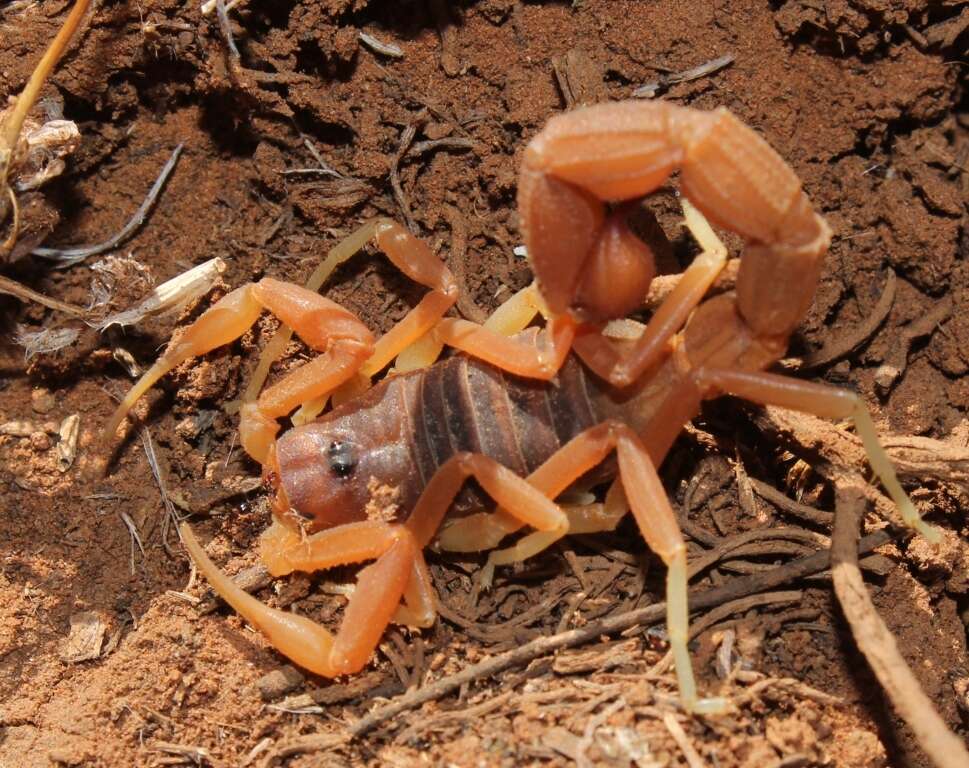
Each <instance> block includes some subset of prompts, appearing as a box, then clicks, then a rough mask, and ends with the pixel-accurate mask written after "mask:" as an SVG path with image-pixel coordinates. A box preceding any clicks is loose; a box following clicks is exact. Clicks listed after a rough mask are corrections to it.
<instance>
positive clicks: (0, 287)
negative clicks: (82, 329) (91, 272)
mask: <svg viewBox="0 0 969 768" xmlns="http://www.w3.org/2000/svg"><path fill="white" fill-rule="evenodd" d="M0 293H5V294H7V295H9V296H16V297H17V298H18V299H23V300H24V301H32V302H34V303H36V304H42V305H43V306H45V307H47V308H49V309H56V310H58V311H59V312H63V313H64V314H66V315H72V316H74V317H82V318H84V317H88V315H90V312H88V311H87V310H86V309H84V307H76V306H74V305H73V304H68V303H67V302H64V301H60V300H59V299H52V298H51V297H50V296H45V295H44V294H42V293H37V291H33V290H31V289H30V288H28V287H27V286H26V285H21V284H20V283H18V282H17V281H16V280H11V279H10V278H8V277H4V276H3V275H0Z"/></svg>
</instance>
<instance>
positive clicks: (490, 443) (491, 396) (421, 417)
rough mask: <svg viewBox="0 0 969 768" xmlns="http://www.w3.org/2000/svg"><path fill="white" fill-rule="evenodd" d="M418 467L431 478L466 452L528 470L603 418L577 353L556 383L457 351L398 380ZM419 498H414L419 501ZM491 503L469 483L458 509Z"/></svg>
mask: <svg viewBox="0 0 969 768" xmlns="http://www.w3.org/2000/svg"><path fill="white" fill-rule="evenodd" d="M401 384H403V385H404V392H403V393H402V394H403V398H402V400H403V402H404V404H405V411H406V418H407V420H408V422H407V423H405V432H406V433H407V434H408V435H409V440H410V448H411V452H412V455H413V457H414V466H415V467H416V469H417V470H418V472H419V474H420V477H421V481H422V482H421V485H424V484H426V483H427V482H428V481H429V480H430V478H431V477H432V476H433V474H434V472H435V471H436V470H437V469H438V468H439V467H440V466H441V465H442V464H443V463H444V462H445V461H447V460H448V459H449V458H450V457H451V456H453V455H454V454H456V453H458V452H461V451H470V452H473V453H483V454H485V455H487V456H490V457H491V458H493V459H495V460H496V461H497V462H499V463H501V464H503V465H504V466H506V467H508V468H509V469H511V470H512V471H514V472H516V473H517V474H519V475H522V476H525V475H528V474H529V473H530V472H532V471H533V470H534V469H535V468H537V467H538V466H539V465H540V464H541V463H542V462H544V461H545V460H546V459H547V458H548V457H549V456H551V455H552V454H553V453H554V452H555V451H556V450H557V449H558V448H560V447H561V446H562V445H564V444H565V443H567V442H568V441H569V440H570V439H572V438H573V437H575V436H576V435H577V434H579V433H580V432H582V431H583V430H585V429H587V428H588V427H590V426H593V425H594V424H596V423H598V421H599V418H598V414H597V413H596V410H595V407H594V391H592V392H590V388H589V387H590V385H589V382H588V380H587V378H586V375H585V373H584V371H583V369H582V367H581V366H580V365H579V364H578V363H577V362H575V361H574V360H572V359H569V361H568V362H567V363H566V364H565V366H564V367H563V368H562V370H561V371H560V372H559V375H558V377H557V378H556V379H555V380H554V381H553V382H551V383H549V382H540V381H532V380H528V379H522V378H518V377H514V376H510V375H507V374H504V373H502V372H501V371H499V370H498V369H496V368H493V367H491V366H489V365H487V364H484V363H481V362H479V361H476V360H473V359H470V358H466V357H463V356H461V357H454V358H451V359H449V360H447V361H445V362H443V363H438V364H437V365H434V366H431V367H430V368H427V369H425V370H424V371H421V372H419V373H417V374H415V375H413V376H409V377H407V380H406V381H401ZM414 501H416V499H415V500H414ZM486 503H488V502H487V500H486V499H485V498H483V497H482V496H481V494H480V493H478V492H476V491H475V490H474V489H472V490H471V491H470V492H469V493H465V494H463V496H462V498H461V499H459V501H458V504H457V506H458V508H462V507H480V506H481V505H482V504H486Z"/></svg>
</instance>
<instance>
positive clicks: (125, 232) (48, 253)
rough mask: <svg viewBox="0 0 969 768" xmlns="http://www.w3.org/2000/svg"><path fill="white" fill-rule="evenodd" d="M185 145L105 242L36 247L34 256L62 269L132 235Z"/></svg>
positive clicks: (178, 148)
mask: <svg viewBox="0 0 969 768" xmlns="http://www.w3.org/2000/svg"><path fill="white" fill-rule="evenodd" d="M184 146H185V144H184V143H183V144H179V145H178V146H177V147H175V150H174V151H173V152H172V154H171V157H169V158H168V162H167V163H165V165H164V166H163V167H162V169H161V173H160V174H158V178H157V179H155V183H154V184H152V186H151V189H150V190H148V196H147V197H146V198H145V200H144V202H143V203H142V204H141V205H140V206H139V208H138V210H137V211H135V215H134V216H132V217H131V218H130V219H129V220H128V223H127V224H125V225H124V226H123V227H122V228H121V230H120V231H119V232H118V233H117V234H116V235H114V236H113V237H110V238H108V239H107V240H105V241H104V242H103V243H98V244H97V245H85V246H80V247H77V248H34V250H32V251H31V253H32V254H33V255H34V256H40V257H41V258H44V259H50V260H52V261H54V262H56V264H55V268H56V269H62V268H64V267H69V266H71V265H72V264H77V263H78V262H79V261H83V260H84V259H86V258H88V257H89V256H96V255H97V254H99V253H104V252H105V251H110V250H111V249H112V248H115V247H117V246H118V245H121V243H123V242H124V241H125V240H127V239H128V238H129V237H131V235H132V234H133V233H134V232H135V231H136V230H137V229H138V228H139V227H141V225H142V224H144V223H145V218H146V217H147V216H148V212H149V211H150V210H151V208H152V206H153V205H154V204H155V200H157V199H158V195H159V194H160V193H161V191H162V188H163V187H164V186H165V182H166V181H168V177H169V176H170V175H171V173H172V171H173V170H174V169H175V164H176V163H177V162H178V158H179V156H180V155H181V154H182V148H183V147H184Z"/></svg>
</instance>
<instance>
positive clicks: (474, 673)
mask: <svg viewBox="0 0 969 768" xmlns="http://www.w3.org/2000/svg"><path fill="white" fill-rule="evenodd" d="M891 539H892V535H891V534H890V533H888V532H887V531H877V532H875V533H872V534H870V535H868V536H866V537H865V538H864V539H862V541H861V544H860V546H859V551H860V552H862V553H867V552H870V551H871V550H873V549H875V548H876V547H880V546H881V545H882V544H885V543H886V542H888V541H891ZM830 562H831V557H830V553H829V552H828V551H823V552H818V553H817V554H814V555H810V556H809V557H804V558H801V559H799V560H795V561H794V562H792V563H788V564H787V565H783V566H781V567H779V568H775V569H774V570H772V571H768V572H766V573H758V574H754V575H752V576H745V577H742V578H739V579H735V580H733V581H731V582H730V583H729V584H725V585H724V586H722V587H716V588H714V589H709V590H706V591H704V592H700V593H694V594H691V595H690V604H691V608H692V609H694V610H708V609H710V608H715V607H716V606H718V605H723V604H724V603H726V602H729V601H731V600H737V599H740V598H743V597H747V596H748V595H752V594H756V593H758V592H766V591H768V590H772V589H774V588H775V587H778V586H780V585H782V584H787V583H789V582H791V581H794V580H796V579H800V578H803V577H804V576H810V575H813V574H815V573H819V572H821V571H823V570H824V569H825V568H827V567H828V564H829V563H830ZM665 614H666V604H665V603H656V604H654V605H649V606H646V607H645V608H638V609H636V610H634V611H629V612H627V613H622V614H619V615H617V616H609V617H607V618H605V619H602V620H600V621H597V622H593V623H591V624H587V625H586V626H584V627H581V628H579V629H572V630H569V631H567V632H561V633H559V634H555V635H550V636H548V637H539V638H536V639H535V640H532V641H530V642H528V643H525V644H524V645H521V646H519V647H518V648H515V649H513V650H511V651H507V652H505V653H501V654H498V655H497V656H492V657H491V658H488V659H485V660H484V661H481V662H479V663H477V664H472V665H471V666H470V667H466V668H465V669H463V670H462V671H461V672H458V673H457V674H454V675H450V676H448V677H445V678H442V679H440V680H437V681H435V682H433V683H431V684H429V685H425V686H424V687H423V688H421V689H419V690H417V691H413V692H411V693H407V694H405V695H403V696H399V697H398V698H396V699H395V700H393V701H392V702H391V703H390V704H388V705H387V706H385V707H381V708H380V709H377V710H375V711H374V712H371V713H370V714H369V715H367V716H366V717H363V718H361V719H360V720H358V721H357V722H356V723H354V724H353V725H352V726H351V727H350V729H349V732H350V735H351V736H360V735H362V734H364V733H366V732H367V731H370V730H372V729H373V728H375V727H377V726H378V725H380V724H381V723H383V722H384V721H386V720H388V719H390V718H392V717H394V716H395V715H397V714H400V713H401V712H405V711H406V710H408V709H413V708H414V707H417V706H419V705H421V704H423V703H424V702H426V701H432V700H434V699H439V698H440V697H442V696H445V695H447V694H448V693H451V692H452V691H455V690H457V689H458V688H460V687H461V686H462V685H466V684H467V683H470V682H472V681H474V680H480V679H483V678H487V677H491V676H492V675H495V674H498V673H499V672H502V671H504V670H506V669H508V668H510V667H514V666H518V665H520V664H526V663H528V662H529V661H532V660H533V659H536V658H538V657H540V656H544V655H545V654H547V653H551V652H552V651H556V650H558V649H560V648H570V647H573V646H576V645H581V644H582V643H586V642H589V641H590V640H596V639H598V638H599V637H600V636H601V635H611V634H615V633H617V632H621V631H623V630H625V629H629V628H630V627H633V626H648V625H650V624H655V623H657V622H659V621H661V620H662V619H663V617H664V616H665Z"/></svg>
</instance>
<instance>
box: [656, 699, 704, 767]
mask: <svg viewBox="0 0 969 768" xmlns="http://www.w3.org/2000/svg"><path fill="white" fill-rule="evenodd" d="M663 725H665V726H666V730H667V731H669V732H670V736H672V737H673V741H675V742H676V746H678V747H679V748H680V752H682V753H683V757H684V758H685V759H686V764H687V765H688V766H690V768H706V763H705V762H703V758H702V757H700V753H699V752H697V751H696V747H694V746H693V743H692V742H691V741H690V739H689V737H687V735H686V732H685V731H684V730H683V726H682V725H680V724H679V722H678V721H677V719H676V716H675V715H674V714H673V713H672V712H667V713H666V714H665V715H663Z"/></svg>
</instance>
